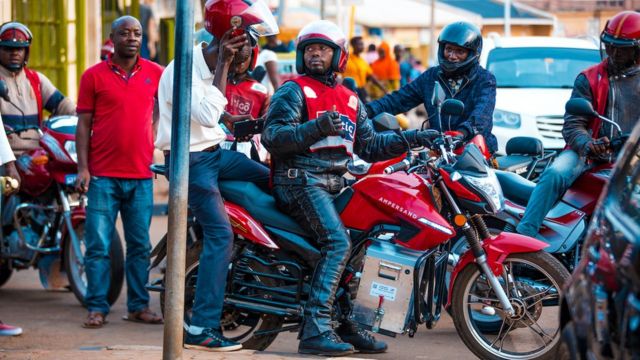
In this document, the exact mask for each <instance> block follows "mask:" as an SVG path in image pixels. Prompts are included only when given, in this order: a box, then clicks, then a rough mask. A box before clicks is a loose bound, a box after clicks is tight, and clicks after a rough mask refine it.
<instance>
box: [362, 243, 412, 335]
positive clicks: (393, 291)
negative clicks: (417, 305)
mask: <svg viewBox="0 0 640 360" xmlns="http://www.w3.org/2000/svg"><path fill="white" fill-rule="evenodd" d="M422 254H423V253H422V252H420V251H414V250H410V249H406V248H403V247H401V246H396V245H393V244H391V243H389V242H383V241H374V242H373V243H372V244H371V245H370V246H369V248H368V249H367V253H366V256H365V259H364V266H363V269H362V273H361V275H360V283H359V285H358V292H357V296H356V299H355V300H354V302H353V311H352V312H351V315H350V318H351V319H352V320H353V321H355V322H358V323H360V324H362V325H364V326H365V327H367V328H369V329H372V330H373V331H374V332H382V333H384V332H391V333H395V334H402V333H404V332H405V329H406V328H407V325H408V323H409V320H411V316H412V311H411V309H412V298H413V287H414V284H413V276H414V271H419V270H420V269H417V268H416V264H417V263H418V259H419V258H420V256H421V255H422ZM422 264H424V262H422Z"/></svg>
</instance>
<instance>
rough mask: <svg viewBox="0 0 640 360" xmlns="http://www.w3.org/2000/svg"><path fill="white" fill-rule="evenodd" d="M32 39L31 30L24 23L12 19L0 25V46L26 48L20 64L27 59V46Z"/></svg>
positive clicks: (25, 62)
mask: <svg viewBox="0 0 640 360" xmlns="http://www.w3.org/2000/svg"><path fill="white" fill-rule="evenodd" d="M32 40H33V35H32V34H31V30H29V28H28V27H27V26H26V25H24V24H21V23H19V22H15V21H12V22H8V23H4V24H2V26H0V46H6V47H14V48H16V47H17V48H26V50H25V55H24V64H22V66H24V65H26V64H27V61H29V47H30V46H31V41H32Z"/></svg>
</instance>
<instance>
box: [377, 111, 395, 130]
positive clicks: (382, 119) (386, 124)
mask: <svg viewBox="0 0 640 360" xmlns="http://www.w3.org/2000/svg"><path fill="white" fill-rule="evenodd" d="M372 122H373V129H374V130H375V131H376V132H383V131H389V130H392V131H397V130H400V124H399V123H398V119H396V117H395V116H393V115H391V114H389V113H381V114H378V116H376V117H375V118H373V119H372Z"/></svg>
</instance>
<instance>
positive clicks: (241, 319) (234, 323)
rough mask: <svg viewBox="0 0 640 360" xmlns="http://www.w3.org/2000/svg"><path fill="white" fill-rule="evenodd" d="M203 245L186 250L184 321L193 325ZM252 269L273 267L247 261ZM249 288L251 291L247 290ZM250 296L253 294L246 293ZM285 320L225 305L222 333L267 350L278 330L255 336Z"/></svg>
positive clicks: (244, 344)
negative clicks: (192, 319)
mask: <svg viewBox="0 0 640 360" xmlns="http://www.w3.org/2000/svg"><path fill="white" fill-rule="evenodd" d="M200 245H201V244H200V243H198V244H196V246H194V247H193V248H192V249H189V251H188V252H187V269H186V272H185V294H184V322H185V325H189V324H191V318H192V315H193V304H194V301H195V295H196V284H197V282H198V269H199V254H200V251H201V246H200ZM248 266H249V267H251V269H252V270H256V271H259V272H264V273H268V272H269V271H270V270H269V269H266V268H264V267H262V265H260V264H258V263H256V262H253V261H252V262H250V263H249V264H248ZM244 280H245V281H253V282H259V283H261V284H263V285H264V286H275V284H272V280H271V279H260V278H251V279H244ZM247 291H248V290H247ZM244 295H247V296H251V294H250V293H247V294H244ZM160 306H161V308H162V311H163V313H164V292H162V293H160ZM282 323H283V319H282V318H281V317H279V316H275V315H268V314H262V313H258V312H251V311H247V310H240V309H237V308H234V307H231V306H227V305H225V306H224V307H223V308H222V317H221V322H220V325H221V326H222V332H223V335H224V336H225V337H226V338H228V339H231V340H233V341H236V342H239V343H241V344H242V347H243V348H244V349H252V350H265V349H266V348H267V347H269V345H271V343H272V342H273V341H274V340H275V339H276V337H277V336H278V333H277V332H276V333H271V334H266V335H255V333H256V332H257V331H268V330H275V329H279V328H281V327H282Z"/></svg>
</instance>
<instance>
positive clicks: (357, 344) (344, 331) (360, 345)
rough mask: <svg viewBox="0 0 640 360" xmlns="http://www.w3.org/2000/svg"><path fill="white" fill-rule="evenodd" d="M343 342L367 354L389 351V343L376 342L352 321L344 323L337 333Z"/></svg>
mask: <svg viewBox="0 0 640 360" xmlns="http://www.w3.org/2000/svg"><path fill="white" fill-rule="evenodd" d="M336 333H337V334H338V336H340V338H341V339H342V341H345V342H348V343H349V344H351V345H353V347H354V348H355V349H356V350H357V351H359V352H361V353H365V354H378V353H383V352H385V351H387V343H385V342H384V341H379V340H376V338H374V337H373V336H372V335H371V334H369V333H368V332H367V331H366V330H364V329H362V328H360V327H359V326H357V325H356V324H354V323H352V322H351V321H344V322H343V323H342V324H340V327H338V330H337V331H336Z"/></svg>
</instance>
